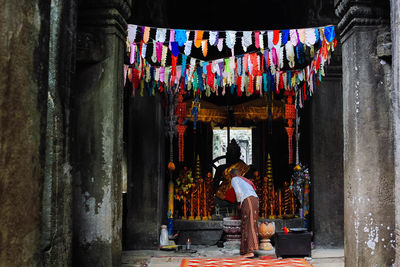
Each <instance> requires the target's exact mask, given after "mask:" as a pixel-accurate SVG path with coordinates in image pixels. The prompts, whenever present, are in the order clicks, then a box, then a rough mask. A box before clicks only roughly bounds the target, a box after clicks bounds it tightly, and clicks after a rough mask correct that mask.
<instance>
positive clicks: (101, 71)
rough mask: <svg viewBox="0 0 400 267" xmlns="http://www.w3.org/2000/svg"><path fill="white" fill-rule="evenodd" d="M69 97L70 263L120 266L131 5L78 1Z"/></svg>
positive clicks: (115, 2) (124, 2) (129, 3)
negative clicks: (125, 74)
mask: <svg viewBox="0 0 400 267" xmlns="http://www.w3.org/2000/svg"><path fill="white" fill-rule="evenodd" d="M79 4H80V5H79V16H78V26H77V28H78V40H77V68H76V73H77V74H76V84H75V86H74V89H73V91H72V93H71V118H73V120H72V121H71V144H72V149H71V161H72V174H73V180H74V181H73V183H74V184H73V234H74V235H73V249H74V250H73V265H74V266H120V264H121V250H122V243H121V228H122V173H121V169H122V154H123V145H122V133H123V127H122V125H123V113H122V110H123V105H122V103H123V58H124V48H125V38H126V28H127V24H126V21H125V19H126V18H128V17H129V16H130V9H131V1H129V0H126V1H117V0H115V1H96V2H94V1H89V0H87V1H80V3H79Z"/></svg>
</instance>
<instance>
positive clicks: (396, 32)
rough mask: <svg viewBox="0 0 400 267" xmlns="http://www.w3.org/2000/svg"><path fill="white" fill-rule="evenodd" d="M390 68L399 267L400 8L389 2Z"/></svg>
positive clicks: (398, 260) (393, 0)
mask: <svg viewBox="0 0 400 267" xmlns="http://www.w3.org/2000/svg"><path fill="white" fill-rule="evenodd" d="M390 3H391V28H392V67H393V92H392V101H393V129H394V152H395V153H394V158H395V192H396V193H395V203H396V205H395V206H396V211H395V212H396V217H395V222H396V244H397V246H396V265H397V266H400V246H399V244H400V6H399V2H398V1H395V0H391V1H390Z"/></svg>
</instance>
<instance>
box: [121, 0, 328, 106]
mask: <svg viewBox="0 0 400 267" xmlns="http://www.w3.org/2000/svg"><path fill="white" fill-rule="evenodd" d="M310 7H312V8H310ZM315 17H318V20H321V17H328V18H329V17H330V18H331V19H330V21H332V17H334V14H333V0H303V1H301V0H264V1H255V0H243V1H227V0H203V1H188V0H186V1H183V0H147V1H143V0H136V1H135V0H134V1H133V7H132V16H131V18H130V19H129V21H128V22H129V23H133V24H138V25H146V26H154V27H167V28H173V29H179V28H181V29H193V30H196V29H198V30H238V31H240V30H257V29H258V30H268V29H290V28H302V27H307V26H311V25H312V24H313V23H315ZM313 18H314V21H313ZM322 20H323V19H322ZM324 22H325V21H324ZM328 22H329V20H328ZM331 23H333V21H332V22H331ZM236 47H239V48H238V51H236V50H235V52H237V53H236V54H238V53H239V54H240V53H241V52H242V51H239V50H240V49H241V48H240V45H239V46H235V49H236ZM253 49H255V47H253ZM214 50H215V51H214ZM225 50H226V51H225V54H226V55H224V56H225V57H228V56H230V55H231V54H230V51H229V50H228V49H227V48H226V49H225ZM251 50H252V48H251V47H250V48H249V51H251ZM223 52H224V51H223ZM192 56H193V57H196V58H199V59H202V60H210V59H214V58H216V57H218V56H221V53H219V52H217V49H216V47H209V53H208V56H207V57H206V58H204V57H203V56H202V54H201V49H193V50H192ZM228 90H229V89H227V91H228ZM255 97H258V96H252V97H237V96H234V95H230V94H229V93H227V94H226V95H225V96H221V95H220V96H215V95H212V96H211V97H210V98H209V99H208V100H209V101H210V102H213V103H215V104H217V105H235V104H238V103H242V102H244V101H247V100H250V99H254V98H255Z"/></svg>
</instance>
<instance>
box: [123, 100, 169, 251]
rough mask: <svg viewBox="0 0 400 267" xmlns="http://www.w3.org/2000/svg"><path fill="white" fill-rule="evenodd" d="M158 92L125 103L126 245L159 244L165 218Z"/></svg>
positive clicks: (162, 133) (143, 245)
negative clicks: (126, 118) (126, 119)
mask: <svg viewBox="0 0 400 267" xmlns="http://www.w3.org/2000/svg"><path fill="white" fill-rule="evenodd" d="M163 117H164V116H163V111H162V107H161V96H160V95H159V94H158V93H157V94H156V96H143V97H140V96H136V97H135V98H131V99H130V103H129V137H128V203H127V206H128V214H127V236H126V238H127V242H126V244H127V248H128V249H149V248H156V247H157V246H158V245H159V238H160V235H159V233H160V225H161V224H162V222H163V221H164V223H165V222H166V220H167V214H166V212H167V206H166V204H167V195H166V193H167V191H166V187H165V184H166V182H165V180H166V178H165V173H166V168H165V165H166V163H165V160H166V159H165V135H164V118H163ZM167 181H168V180H167Z"/></svg>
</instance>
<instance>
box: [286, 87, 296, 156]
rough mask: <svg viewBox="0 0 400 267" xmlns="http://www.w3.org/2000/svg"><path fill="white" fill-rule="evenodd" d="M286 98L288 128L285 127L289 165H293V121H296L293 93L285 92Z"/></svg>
mask: <svg viewBox="0 0 400 267" xmlns="http://www.w3.org/2000/svg"><path fill="white" fill-rule="evenodd" d="M285 95H286V96H287V103H286V105H285V119H286V120H287V123H288V127H285V129H286V132H287V135H288V152H289V164H293V131H294V127H293V123H294V122H293V121H294V120H295V119H296V109H295V106H294V104H293V95H294V91H285Z"/></svg>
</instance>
